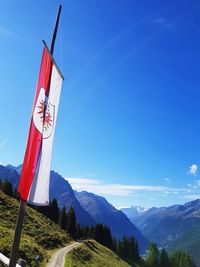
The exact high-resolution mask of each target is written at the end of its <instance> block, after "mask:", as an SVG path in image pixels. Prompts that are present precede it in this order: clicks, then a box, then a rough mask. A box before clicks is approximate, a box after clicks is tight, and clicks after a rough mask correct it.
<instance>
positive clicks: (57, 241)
mask: <svg viewBox="0 0 200 267" xmlns="http://www.w3.org/2000/svg"><path fill="white" fill-rule="evenodd" d="M18 209H19V202H18V201H17V200H15V199H13V198H11V197H8V196H7V195H5V194H4V193H3V192H2V191H0V252H1V253H3V254H4V255H6V256H8V257H9V256H10V250H11V246H12V241H13V235H14V228H15V223H16V217H17V212H18ZM70 241H71V238H70V237H69V235H68V234H67V233H66V232H64V231H61V230H60V228H59V227H58V226H57V225H55V224H54V223H53V222H51V221H50V220H49V219H47V218H46V217H44V216H43V215H41V214H40V213H38V212H37V211H35V210H33V209H32V208H30V207H27V208H26V215H25V222H24V227H23V232H22V238H21V244H20V251H19V257H21V258H23V259H25V260H26V261H27V262H28V263H29V264H30V265H31V266H35V257H36V256H37V255H40V256H41V260H42V264H41V265H40V266H45V262H46V261H47V260H48V259H49V257H50V254H51V252H52V251H53V250H54V249H56V248H58V247H62V246H64V245H65V244H67V243H69V242H70Z"/></svg>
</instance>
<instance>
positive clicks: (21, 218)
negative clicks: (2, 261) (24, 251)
mask: <svg viewBox="0 0 200 267" xmlns="http://www.w3.org/2000/svg"><path fill="white" fill-rule="evenodd" d="M25 209H26V203H25V202H24V201H23V200H20V203H19V212H18V216H17V222H16V227H15V235H14V240H13V246H12V251H11V256H10V262H9V267H14V266H16V262H17V257H18V250H19V243H20V237H21V233H22V226H23V222H24V217H25Z"/></svg>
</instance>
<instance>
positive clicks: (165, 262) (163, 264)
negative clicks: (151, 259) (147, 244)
mask: <svg viewBox="0 0 200 267" xmlns="http://www.w3.org/2000/svg"><path fill="white" fill-rule="evenodd" d="M159 266H160V267H169V266H170V260H169V257H168V254H167V252H166V251H165V250H164V249H162V251H161V253H160V264H159Z"/></svg>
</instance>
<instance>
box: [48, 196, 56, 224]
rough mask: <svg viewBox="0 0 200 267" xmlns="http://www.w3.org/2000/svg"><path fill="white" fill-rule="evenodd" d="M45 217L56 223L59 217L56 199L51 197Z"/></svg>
mask: <svg viewBox="0 0 200 267" xmlns="http://www.w3.org/2000/svg"><path fill="white" fill-rule="evenodd" d="M47 217H48V218H50V219H51V220H52V221H53V222H55V223H58V218H59V208H58V202H57V199H53V200H52V201H51V202H50V204H49V209H47Z"/></svg>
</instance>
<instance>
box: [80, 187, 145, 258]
mask: <svg viewBox="0 0 200 267" xmlns="http://www.w3.org/2000/svg"><path fill="white" fill-rule="evenodd" d="M75 194H76V197H77V199H78V200H79V202H80V204H81V205H82V207H83V208H84V209H85V210H86V211H87V212H88V213H89V214H90V216H91V217H92V218H93V220H95V221H96V223H102V224H106V225H108V226H109V227H110V229H111V232H112V235H113V236H114V237H115V238H122V237H123V236H124V235H126V236H135V238H136V239H137V241H138V245H139V249H140V252H141V253H144V252H145V250H146V249H147V246H148V240H147V239H146V238H145V237H144V236H143V235H142V234H141V233H140V231H139V230H138V229H137V228H136V227H135V226H134V225H133V224H132V223H131V222H130V220H129V219H128V218H127V217H126V215H125V214H124V213H123V212H121V211H119V210H117V209H116V208H114V207H113V206H112V205H111V204H110V203H108V201H107V200H106V199H105V198H103V197H100V196H97V195H95V194H92V193H88V192H86V191H83V192H75Z"/></svg>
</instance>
